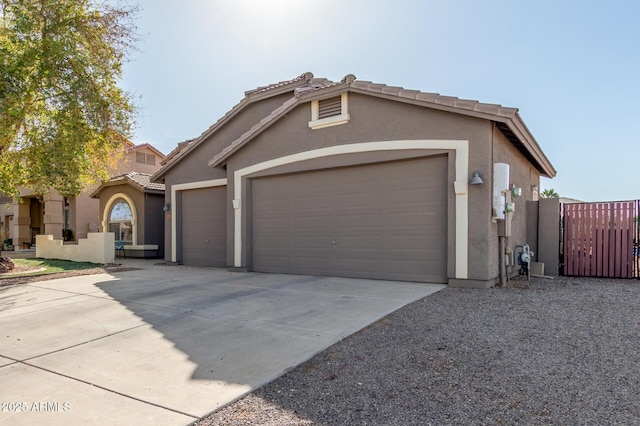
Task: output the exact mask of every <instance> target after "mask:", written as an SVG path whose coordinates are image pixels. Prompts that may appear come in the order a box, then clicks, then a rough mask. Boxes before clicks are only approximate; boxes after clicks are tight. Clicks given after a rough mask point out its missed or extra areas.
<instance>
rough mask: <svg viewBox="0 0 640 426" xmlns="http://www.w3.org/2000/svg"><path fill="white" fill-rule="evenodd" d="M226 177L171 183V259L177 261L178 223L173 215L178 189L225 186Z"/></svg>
mask: <svg viewBox="0 0 640 426" xmlns="http://www.w3.org/2000/svg"><path fill="white" fill-rule="evenodd" d="M226 185H227V179H226V178H225V179H213V180H203V181H200V182H189V183H179V184H177V185H171V206H169V212H170V213H171V261H172V262H177V261H178V254H177V253H176V251H177V247H178V243H177V233H178V225H177V223H178V222H177V218H176V215H175V208H176V199H177V195H176V193H177V192H178V191H185V190H188V189H201V188H211V187H215V186H226Z"/></svg>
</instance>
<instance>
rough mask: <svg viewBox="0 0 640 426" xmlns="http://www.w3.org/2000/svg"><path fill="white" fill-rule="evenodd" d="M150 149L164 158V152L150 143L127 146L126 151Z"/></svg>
mask: <svg viewBox="0 0 640 426" xmlns="http://www.w3.org/2000/svg"><path fill="white" fill-rule="evenodd" d="M145 148H147V149H150V150H151V151H153V152H154V153H156V154H157V155H158V157H160V158H164V156H165V155H164V154H163V153H162V151H160V150H159V149H158V148H156V147H155V146H153V145H151V144H150V143H142V144H140V145H133V146H130V147H128V148H127V151H140V150H141V149H145Z"/></svg>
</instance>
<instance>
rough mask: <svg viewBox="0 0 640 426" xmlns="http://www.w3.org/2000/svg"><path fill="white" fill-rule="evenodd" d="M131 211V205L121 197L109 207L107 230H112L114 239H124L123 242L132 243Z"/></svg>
mask: <svg viewBox="0 0 640 426" xmlns="http://www.w3.org/2000/svg"><path fill="white" fill-rule="evenodd" d="M132 231H133V213H131V206H130V205H129V203H127V202H126V201H125V200H123V199H119V200H118V201H116V202H115V203H114V204H113V207H111V212H110V213H109V232H113V233H114V234H115V236H116V241H124V243H125V244H132V241H133V238H132Z"/></svg>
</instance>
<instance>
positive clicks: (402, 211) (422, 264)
mask: <svg viewBox="0 0 640 426" xmlns="http://www.w3.org/2000/svg"><path fill="white" fill-rule="evenodd" d="M446 178H447V157H446V156H441V157H429V158H421V159H414V160H407V161H396V162H390V163H379V164H370V165H364V166H354V167H345V168H338V169H330V170H320V171H312V172H305V173H297V174H289V175H279V176H273V177H265V178H258V179H254V180H253V181H252V186H251V188H252V196H251V201H252V204H251V215H252V222H251V223H252V247H251V249H252V254H251V257H252V269H253V270H254V271H260V272H278V273H294V274H312V275H335V276H343V277H363V278H377V279H389V280H406V281H422V282H446V281H447V268H446V265H447V185H446V181H447V179H446Z"/></svg>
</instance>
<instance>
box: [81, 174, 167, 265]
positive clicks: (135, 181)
mask: <svg viewBox="0 0 640 426" xmlns="http://www.w3.org/2000/svg"><path fill="white" fill-rule="evenodd" d="M150 176H151V175H150V174H147V173H137V172H131V173H127V174H125V175H120V176H115V177H112V178H111V179H110V180H109V181H108V182H105V183H103V184H102V185H100V187H99V188H98V189H96V190H95V191H94V192H93V194H91V196H92V197H93V198H99V199H100V216H99V217H100V232H113V233H114V234H115V239H116V241H122V242H123V243H124V244H125V246H124V250H125V255H126V256H130V257H164V215H165V211H164V210H163V208H164V185H163V184H161V183H151V182H149V177H150Z"/></svg>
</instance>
